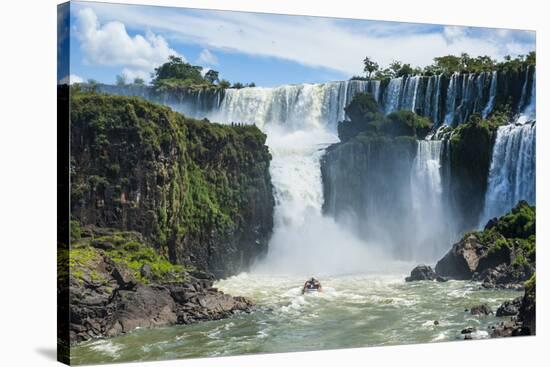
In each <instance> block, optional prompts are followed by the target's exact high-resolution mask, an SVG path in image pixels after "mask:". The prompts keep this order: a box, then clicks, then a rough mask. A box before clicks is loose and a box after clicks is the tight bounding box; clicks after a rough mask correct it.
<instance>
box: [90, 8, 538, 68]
mask: <svg viewBox="0 0 550 367" xmlns="http://www.w3.org/2000/svg"><path fill="white" fill-rule="evenodd" d="M93 6H94V9H95V10H96V12H98V14H101V17H102V18H103V17H105V19H113V20H115V19H116V20H119V21H122V22H124V23H125V24H127V25H128V26H132V27H133V28H137V29H139V28H151V29H155V30H156V31H157V32H162V34H164V35H166V36H167V37H169V38H170V39H171V40H172V39H173V40H176V41H180V42H183V43H189V44H195V45H199V46H201V47H203V48H204V49H208V50H214V51H215V50H223V51H229V52H237V53H243V54H248V55H255V56H264V57H276V58H281V59H285V60H291V61H294V62H298V63H300V64H303V65H306V66H311V67H325V68H329V69H332V70H336V71H340V72H342V73H343V74H347V75H351V74H357V73H360V72H361V70H362V65H361V64H362V62H361V60H363V58H364V56H365V55H368V56H370V57H371V58H373V59H375V60H377V61H378V63H379V64H381V65H388V64H389V63H390V62H391V61H392V60H394V59H399V60H401V61H403V62H406V63H411V64H413V65H418V66H425V65H427V64H430V63H431V62H432V60H433V58H434V57H436V56H441V55H448V54H455V55H458V54H460V53H462V52H467V53H469V54H470V55H472V56H479V55H489V56H491V57H493V58H497V59H501V58H502V57H503V56H504V55H506V54H513V52H512V51H513V50H514V47H515V46H514V45H513V44H511V45H512V46H514V47H513V48H512V49H508V48H507V45H508V44H510V40H511V39H514V38H513V37H516V36H518V35H519V34H521V35H528V32H521V31H510V32H503V31H501V30H496V29H481V28H472V27H456V26H452V27H439V26H433V25H421V24H405V23H403V24H401V23H400V24H396V23H389V22H385V23H382V22H368V21H366V22H358V21H355V22H351V21H342V20H337V19H333V18H320V17H298V16H276V15H267V14H256V13H242V12H222V11H190V10H185V9H175V8H153V7H140V6H114V5H105V4H94V5H93ZM376 29H378V30H379V32H376V31H373V30H376ZM392 29H393V30H394V31H393V32H392V31H391V30H392ZM515 48H516V49H517V48H518V47H515Z"/></svg>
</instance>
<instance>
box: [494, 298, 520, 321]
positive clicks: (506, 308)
mask: <svg viewBox="0 0 550 367" xmlns="http://www.w3.org/2000/svg"><path fill="white" fill-rule="evenodd" d="M521 301H522V297H517V298H514V299H513V300H510V301H504V303H503V304H502V305H500V306H499V307H498V308H497V313H496V315H497V316H498V317H504V316H516V315H517V314H518V313H519V308H520V307H521Z"/></svg>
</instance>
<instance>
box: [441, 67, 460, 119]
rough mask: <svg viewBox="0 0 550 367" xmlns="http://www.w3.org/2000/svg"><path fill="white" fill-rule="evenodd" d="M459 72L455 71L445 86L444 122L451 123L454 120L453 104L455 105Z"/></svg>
mask: <svg viewBox="0 0 550 367" xmlns="http://www.w3.org/2000/svg"><path fill="white" fill-rule="evenodd" d="M458 77H459V74H457V73H455V74H453V75H452V76H451V80H450V81H449V86H448V87H447V103H446V104H445V120H444V122H445V124H447V125H452V123H453V121H454V113H455V105H456V84H457V79H458Z"/></svg>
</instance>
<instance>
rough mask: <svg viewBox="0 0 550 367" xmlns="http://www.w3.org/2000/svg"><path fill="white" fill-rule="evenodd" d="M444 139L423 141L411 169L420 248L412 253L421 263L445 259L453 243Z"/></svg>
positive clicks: (418, 143) (414, 213)
mask: <svg viewBox="0 0 550 367" xmlns="http://www.w3.org/2000/svg"><path fill="white" fill-rule="evenodd" d="M442 147H443V141H441V140H419V141H418V142H417V149H416V156H415V158H414V161H413V164H412V168H411V199H412V218H413V221H414V222H415V223H416V224H415V229H416V230H415V238H414V239H411V242H412V243H413V244H414V245H415V246H416V248H415V249H413V250H412V251H411V252H412V253H413V254H414V255H416V256H417V257H420V259H421V260H429V259H434V258H437V257H438V256H441V254H442V253H443V252H444V251H446V250H447V249H448V247H449V245H450V244H451V241H452V240H453V235H454V232H455V231H454V229H453V225H452V223H451V222H450V215H449V211H448V210H449V208H448V207H446V203H447V200H445V198H444V196H443V195H444V191H443V184H442V171H443V167H442V162H441V158H442V152H443V151H442Z"/></svg>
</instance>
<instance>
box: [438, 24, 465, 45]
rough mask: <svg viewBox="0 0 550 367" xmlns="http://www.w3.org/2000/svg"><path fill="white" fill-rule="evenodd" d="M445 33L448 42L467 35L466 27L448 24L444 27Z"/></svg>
mask: <svg viewBox="0 0 550 367" xmlns="http://www.w3.org/2000/svg"><path fill="white" fill-rule="evenodd" d="M443 35H444V36H445V39H446V40H447V41H448V42H454V41H456V40H459V39H462V38H464V37H465V36H466V27H458V26H446V27H444V28H443Z"/></svg>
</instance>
